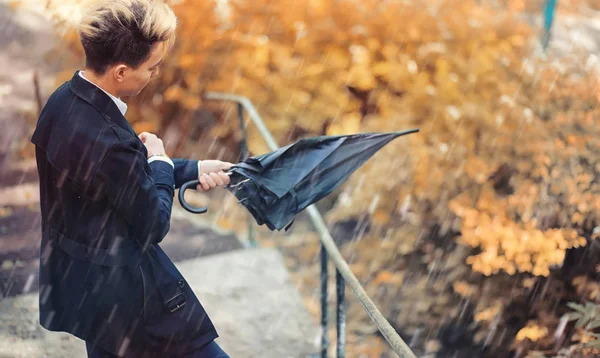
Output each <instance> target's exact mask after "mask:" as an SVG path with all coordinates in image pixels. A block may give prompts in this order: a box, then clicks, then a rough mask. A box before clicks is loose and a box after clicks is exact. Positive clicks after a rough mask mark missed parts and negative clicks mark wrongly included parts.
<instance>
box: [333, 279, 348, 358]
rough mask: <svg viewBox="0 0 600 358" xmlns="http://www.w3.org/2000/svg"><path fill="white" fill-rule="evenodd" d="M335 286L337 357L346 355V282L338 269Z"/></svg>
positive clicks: (341, 357)
mask: <svg viewBox="0 0 600 358" xmlns="http://www.w3.org/2000/svg"><path fill="white" fill-rule="evenodd" d="M335 286H336V291H337V311H336V323H337V358H344V357H345V356H346V295H345V291H346V282H345V281H344V277H343V276H342V274H341V273H340V271H339V270H338V269H336V270H335Z"/></svg>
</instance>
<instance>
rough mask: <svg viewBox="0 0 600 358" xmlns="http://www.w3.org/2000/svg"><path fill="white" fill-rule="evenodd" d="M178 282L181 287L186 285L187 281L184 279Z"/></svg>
mask: <svg viewBox="0 0 600 358" xmlns="http://www.w3.org/2000/svg"><path fill="white" fill-rule="evenodd" d="M177 284H178V285H179V288H184V287H185V281H184V280H183V279H182V280H179V282H177Z"/></svg>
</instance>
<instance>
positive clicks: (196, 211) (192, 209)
mask: <svg viewBox="0 0 600 358" xmlns="http://www.w3.org/2000/svg"><path fill="white" fill-rule="evenodd" d="M198 184H200V180H192V181H188V182H187V183H185V184H183V185H182V186H181V188H179V203H180V204H181V206H183V208H184V209H185V210H187V211H189V212H190V213H194V214H204V213H206V212H207V211H208V208H207V207H206V206H203V207H200V208H195V207H193V206H191V205H190V204H188V203H187V202H186V201H185V199H184V198H183V194H185V191H186V190H187V189H188V188H190V187H194V188H195V187H196V186H198Z"/></svg>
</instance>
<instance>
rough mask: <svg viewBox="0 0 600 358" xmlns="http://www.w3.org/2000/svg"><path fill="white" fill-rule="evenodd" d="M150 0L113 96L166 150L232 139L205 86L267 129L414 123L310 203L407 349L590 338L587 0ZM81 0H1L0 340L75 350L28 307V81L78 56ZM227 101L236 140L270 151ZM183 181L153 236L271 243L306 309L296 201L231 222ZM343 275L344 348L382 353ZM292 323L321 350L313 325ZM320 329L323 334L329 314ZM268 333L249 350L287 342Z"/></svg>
mask: <svg viewBox="0 0 600 358" xmlns="http://www.w3.org/2000/svg"><path fill="white" fill-rule="evenodd" d="M169 3H170V4H172V6H173V8H174V10H175V12H176V14H177V16H178V18H179V21H180V25H179V30H178V31H179V32H178V39H177V44H176V46H175V48H174V49H173V51H172V52H171V53H170V54H169V56H168V58H167V59H166V61H165V63H164V65H163V66H162V69H161V74H160V76H159V77H158V78H157V79H156V80H154V81H153V82H151V84H150V85H149V86H148V87H147V89H145V90H144V91H143V92H142V94H141V95H140V96H138V97H136V98H127V99H125V100H126V102H127V104H128V105H129V111H128V114H127V119H128V120H129V121H130V122H131V123H132V125H133V127H134V128H135V129H136V131H138V132H141V131H149V132H154V133H157V134H158V135H159V136H160V137H161V138H163V140H164V142H165V144H166V145H167V148H168V149H167V150H168V153H169V154H170V155H171V156H172V157H186V158H195V159H221V160H227V161H231V162H235V161H238V160H240V159H241V158H242V156H243V155H244V153H243V149H244V148H243V145H242V144H241V143H242V139H244V136H243V131H242V130H241V129H240V122H239V118H238V112H237V107H236V105H235V104H231V103H227V102H223V101H214V100H206V98H205V94H206V92H208V91H212V92H223V93H232V94H237V95H242V96H246V97H247V98H248V99H249V100H250V101H251V102H252V103H253V104H254V106H255V107H256V109H257V111H258V113H259V114H260V115H261V116H262V118H263V119H264V121H265V124H266V126H267V128H268V129H269V130H270V131H271V133H272V134H273V136H274V137H275V139H276V140H277V142H278V143H279V144H280V145H284V144H289V143H291V142H293V141H296V140H298V139H300V138H304V137H309V136H316V135H324V134H327V135H334V134H350V133H358V132H373V131H376V132H385V131H400V130H405V129H409V128H414V127H418V128H420V133H418V134H415V135H410V136H407V137H403V138H400V139H398V140H396V141H395V142H392V143H391V144H389V145H388V146H387V147H385V148H384V149H383V150H381V151H380V152H379V153H378V154H377V155H376V156H375V157H374V158H372V159H371V160H370V161H369V162H367V164H366V165H365V166H364V167H362V168H361V169H360V170H359V171H357V172H356V173H355V174H353V175H352V176H351V177H350V179H349V180H348V181H347V182H346V183H345V184H344V185H343V186H342V187H341V188H340V189H339V190H337V191H336V192H335V193H334V194H332V195H330V196H329V197H328V198H326V199H324V200H322V201H321V202H319V204H318V207H319V209H320V211H321V213H323V215H324V218H325V221H326V223H327V226H328V228H329V230H330V231H331V233H332V236H333V238H334V240H335V241H336V243H337V244H338V246H339V248H340V251H341V252H342V255H343V256H344V258H345V259H346V260H347V262H348V264H349V265H350V268H351V269H352V271H353V273H354V274H355V275H356V276H357V278H358V279H359V281H360V283H361V284H362V285H363V286H364V288H365V290H366V292H367V293H368V294H369V295H370V297H371V298H372V299H373V301H374V302H375V303H376V304H377V306H378V307H379V309H380V310H381V312H382V313H383V315H384V316H385V317H386V318H387V319H388V321H389V322H390V323H391V324H392V326H393V327H394V328H395V329H396V331H397V332H398V333H399V334H400V336H402V337H403V339H404V340H405V341H406V342H407V343H408V344H409V345H410V347H411V349H412V350H413V351H414V352H415V354H416V355H417V356H419V357H536V358H541V357H597V356H599V355H600V340H599V337H600V336H598V333H599V331H598V327H600V306H599V305H598V304H599V303H600V284H599V283H598V277H599V276H598V275H599V272H600V245H598V242H597V240H596V236H597V235H598V233H600V226H599V225H600V196H599V195H598V194H600V183H599V182H598V181H597V180H598V178H599V176H600V159H599V158H600V136H599V134H600V130H599V128H598V122H596V121H597V120H599V119H600V111H598V109H597V102H598V89H597V85H598V78H597V71H598V69H599V68H600V60H599V58H598V54H599V52H598V51H599V48H600V17H599V16H598V15H600V1H596V0H560V1H546V0H497V1H491V0H490V1H488V0H479V1H477V0H414V1H410V0H294V1H291V0H237V1H233V0H229V1H228V0H172V1H169ZM80 5H81V2H80V1H76V0H60V1H58V0H56V1H53V0H22V1H9V0H1V1H0V45H1V46H0V264H1V266H0V283H1V285H2V286H1V287H2V297H3V300H2V301H0V317H2V319H3V322H2V326H4V327H3V328H0V347H1V348H0V357H21V356H23V357H33V356H35V357H44V356H57V357H58V356H65V357H66V356H77V355H76V354H75V353H73V352H72V351H70V350H69V349H71V348H69V347H71V346H70V345H69V344H75V343H73V342H71V341H69V340H68V339H67V338H61V340H62V341H61V342H59V343H48V342H49V341H46V339H50V338H48V337H47V336H48V335H47V334H46V333H44V332H42V330H41V328H39V327H37V322H36V321H35V319H37V316H35V312H34V310H35V308H36V306H35V304H36V303H37V302H36V301H35V300H36V299H37V298H36V292H37V278H36V275H37V267H38V266H37V265H38V264H37V258H38V255H39V245H40V242H39V240H40V228H39V194H38V191H37V190H38V187H37V172H36V168H35V158H34V147H33V145H32V144H31V143H30V142H29V138H30V135H31V133H32V130H33V128H34V126H35V123H36V120H37V116H38V114H39V111H40V109H41V108H42V107H43V105H44V103H45V101H46V99H47V97H48V96H49V95H50V94H51V93H52V92H53V91H54V89H56V87H57V86H58V85H60V84H61V83H63V82H64V81H67V80H69V79H70V78H71V77H72V76H73V74H74V73H75V71H76V70H78V69H82V68H83V52H82V49H81V46H80V44H79V39H78V36H77V34H76V32H74V30H73V27H72V26H73V24H74V23H76V22H77V20H78V16H79V6H80ZM554 5H555V8H554V7H553V6H554ZM550 18H552V19H553V20H552V22H550V21H548V19H550ZM548 29H550V32H548ZM245 123H246V132H247V133H246V138H247V146H248V151H249V154H250V155H257V154H263V153H266V152H268V151H270V150H269V148H268V146H267V144H266V142H265V141H264V139H263V137H262V136H261V134H260V132H259V131H258V129H257V127H256V126H255V125H253V124H252V122H251V121H249V119H248V117H246V118H245ZM186 197H189V201H190V202H193V203H196V204H197V205H207V206H208V207H209V213H208V214H205V215H200V216H197V215H193V214H189V213H185V212H181V213H180V214H178V215H176V218H175V219H174V225H173V227H174V229H173V230H172V232H171V234H170V237H169V238H167V239H165V245H167V246H168V247H167V248H168V250H167V251H168V252H169V253H170V254H171V255H172V257H174V258H175V259H176V260H178V261H182V262H183V261H186V260H187V261H189V260H192V259H197V258H199V257H210V256H215V255H223V254H224V253H227V252H230V251H237V250H243V249H244V248H248V247H255V246H256V247H261V248H268V249H271V250H274V251H275V252H277V253H278V255H281V257H282V263H283V264H282V266H281V268H279V269H282V270H285V271H286V274H287V275H289V276H288V278H287V279H286V280H287V281H286V282H287V284H289V285H291V286H292V287H293V288H294V290H293V293H295V294H297V295H298V297H299V299H300V301H301V308H302V309H303V310H304V312H305V313H307V314H308V315H309V316H310V319H311V324H313V325H314V327H318V326H319V324H320V319H321V318H320V312H321V305H320V291H319V290H320V286H319V285H320V283H319V270H320V264H319V250H320V244H319V235H318V234H317V233H316V232H315V229H314V227H313V226H312V224H311V222H310V221H309V220H308V218H307V216H306V215H305V214H302V215H300V216H299V218H298V220H297V222H296V223H295V224H294V226H293V227H292V229H291V230H290V231H288V232H269V231H268V230H267V229H266V228H264V227H259V226H257V225H256V224H254V225H250V226H248V222H249V219H248V214H247V212H246V211H245V209H244V208H243V207H242V206H240V205H238V204H237V202H236V199H235V197H233V195H230V194H229V193H226V192H225V191H215V192H212V193H209V194H198V193H188V194H186ZM177 205H178V204H177ZM250 223H251V224H252V222H251V221H250ZM249 234H253V235H254V237H255V242H254V241H252V242H250V241H248V239H247V238H248V235H249ZM192 239H193V240H192ZM167 242H168V244H167ZM169 250H170V251H169ZM230 264H231V265H234V264H235V263H234V262H233V261H231V262H230ZM233 271H235V270H233ZM233 271H232V272H233ZM331 282H332V283H331V285H330V291H331V292H330V295H329V296H328V298H329V303H330V305H331V307H332V310H333V309H334V307H335V289H331V287H334V285H335V283H334V281H333V277H332V281H331ZM19 297H24V298H23V299H27V300H29V301H26V303H23V302H21V301H18V299H19ZM346 297H347V304H348V306H347V328H346V332H347V342H346V355H347V356H348V357H392V356H394V355H393V352H392V351H391V349H390V348H389V346H388V344H387V343H386V341H385V340H384V339H383V338H382V337H381V335H380V334H379V332H378V330H377V328H376V326H375V325H374V324H373V323H372V322H371V320H370V318H369V317H368V315H367V314H366V313H365V311H364V309H363V307H362V306H361V305H360V304H359V303H358V301H357V300H356V298H355V297H354V295H353V294H352V292H351V291H350V290H349V289H348V290H347V294H346ZM200 298H201V301H202V297H200ZM282 299H283V297H282ZM240 300H243V298H240ZM203 302H204V301H203ZM240 302H241V301H240ZM27 305H29V306H27ZM218 310H220V308H219V306H218V305H215V307H214V308H213V311H218ZM210 312H211V310H209V313H210ZM331 312H334V311H331ZM291 319H292V320H293V319H294V318H293V317H291ZM334 319H335V314H333V313H331V314H330V320H331V323H330V326H332V325H334ZM245 324H250V323H248V322H246V323H244V322H241V323H240V322H238V323H237V324H236V325H232V328H231V331H229V330H227V334H228V335H233V336H235V335H236V334H238V333H239V331H244V330H246V329H249V328H247V327H245ZM225 326H227V323H223V324H222V325H221V327H225ZM219 327H220V326H219V322H217V329H218V330H219ZM236 332H238V333H236ZM222 335H225V334H222ZM305 338H310V339H309V340H311V342H313V344H312V346H314V347H316V348H315V349H314V352H315V353H317V352H319V349H320V336H319V334H318V332H317V334H315V335H313V336H311V337H303V339H305ZM330 339H331V346H330V348H329V353H330V356H334V353H335V341H336V338H335V332H334V331H333V330H332V331H331V332H330ZM52 344H54V346H55V347H58V348H56V349H57V351H56V352H62V353H56V352H54V353H51V352H49V351H48V350H47V348H45V347H46V345H52ZM273 344H276V342H275V343H273ZM282 344H283V343H282ZM248 349H250V348H248ZM32 352H33V353H32ZM247 352H249V351H247ZM53 354H54V355H53ZM285 354H286V355H269V354H266V353H265V354H264V355H262V356H264V357H268V356H273V357H278V356H280V357H284V356H285V357H287V356H303V355H295V354H294V353H293V352H292V353H290V352H287V353H285ZM298 354H300V353H298ZM232 356H237V355H232ZM239 356H241V357H244V356H246V357H249V356H252V354H250V353H248V355H243V354H241V355H239Z"/></svg>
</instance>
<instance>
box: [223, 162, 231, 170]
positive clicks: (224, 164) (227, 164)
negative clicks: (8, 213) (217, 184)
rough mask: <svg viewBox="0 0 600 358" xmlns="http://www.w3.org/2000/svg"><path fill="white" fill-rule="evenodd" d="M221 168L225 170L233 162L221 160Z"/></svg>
mask: <svg viewBox="0 0 600 358" xmlns="http://www.w3.org/2000/svg"><path fill="white" fill-rule="evenodd" d="M221 163H222V164H221V170H227V169H229V168H231V167H232V166H233V163H229V162H221Z"/></svg>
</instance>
